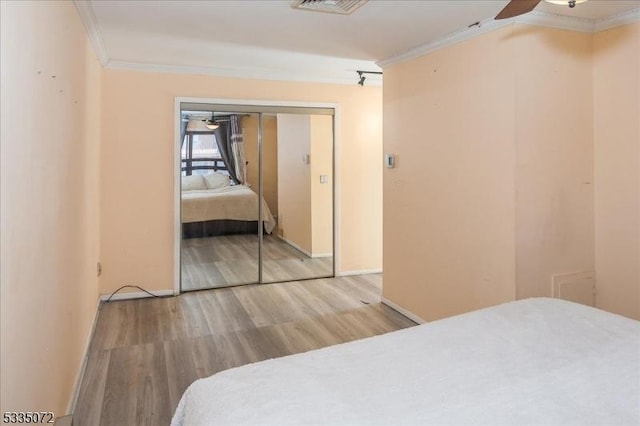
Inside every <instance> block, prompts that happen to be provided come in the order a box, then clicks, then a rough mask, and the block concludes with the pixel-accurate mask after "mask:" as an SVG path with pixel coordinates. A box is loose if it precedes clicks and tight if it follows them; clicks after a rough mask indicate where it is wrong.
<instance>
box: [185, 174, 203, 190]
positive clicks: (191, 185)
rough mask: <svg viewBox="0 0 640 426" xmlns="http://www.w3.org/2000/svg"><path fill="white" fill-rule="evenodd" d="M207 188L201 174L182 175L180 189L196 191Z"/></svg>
mask: <svg viewBox="0 0 640 426" xmlns="http://www.w3.org/2000/svg"><path fill="white" fill-rule="evenodd" d="M199 189H207V185H206V183H205V181H204V179H203V178H202V176H201V175H192V176H182V190H183V191H196V190H199Z"/></svg>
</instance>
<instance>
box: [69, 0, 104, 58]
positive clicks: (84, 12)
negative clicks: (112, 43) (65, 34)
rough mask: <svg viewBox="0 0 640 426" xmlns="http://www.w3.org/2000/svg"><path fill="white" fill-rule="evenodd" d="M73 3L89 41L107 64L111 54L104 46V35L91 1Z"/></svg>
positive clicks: (78, 0) (76, 0)
mask: <svg viewBox="0 0 640 426" xmlns="http://www.w3.org/2000/svg"><path fill="white" fill-rule="evenodd" d="M73 4H74V5H75V7H76V10H77V11H78V14H79V15H80V19H81V20H82V23H83V24H84V28H85V29H86V30H87V36H88V37H89V42H90V43H91V46H92V47H93V51H94V53H95V54H96V56H97V57H98V60H99V61H100V63H101V64H102V66H106V65H107V64H108V63H109V55H108V54H107V49H106V48H105V47H104V38H103V37H102V32H101V31H100V25H99V24H98V20H97V19H96V15H95V13H94V12H93V6H91V2H90V1H88V0H73Z"/></svg>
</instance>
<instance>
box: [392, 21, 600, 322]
mask: <svg viewBox="0 0 640 426" xmlns="http://www.w3.org/2000/svg"><path fill="white" fill-rule="evenodd" d="M384 71H385V86H384V118H385V123H384V129H385V133H384V150H385V152H391V153H395V154H396V155H397V158H396V160H397V167H396V168H395V169H386V170H385V172H384V197H385V199H384V241H385V245H384V289H383V292H384V297H385V298H386V299H388V300H389V301H391V302H392V303H395V304H396V305H399V306H400V307H402V308H404V309H407V310H408V311H410V312H412V313H414V314H416V315H418V316H419V317H421V318H423V319H425V320H433V319H437V318H442V317H445V316H449V315H454V314H458V313H461V312H466V311H469V310H472V309H478V308H482V307H486V306H490V305H495V304H498V303H501V302H505V301H509V300H513V299H515V298H522V297H531V296H549V295H551V276H552V275H553V274H557V273H566V272H576V271H583V270H593V268H594V243H593V145H592V143H593V142H592V141H593V127H592V114H593V111H592V105H593V102H592V100H593V99H592V89H591V84H592V68H591V35H589V34H582V33H572V32H568V31H563V30H556V29H549V28H541V27H533V26H526V25H518V24H513V25H509V26H507V27H503V28H502V29H499V30H495V31H492V32H489V33H487V34H484V35H481V36H479V37H477V38H474V39H472V40H468V41H465V42H462V43H459V44H456V45H454V46H451V47H448V48H446V49H442V50H439V51H435V52H433V53H430V54H428V55H426V56H423V57H421V58H417V59H414V60H411V61H408V62H405V63H402V64H397V65H393V66H390V67H388V68H386V69H385V70H384Z"/></svg>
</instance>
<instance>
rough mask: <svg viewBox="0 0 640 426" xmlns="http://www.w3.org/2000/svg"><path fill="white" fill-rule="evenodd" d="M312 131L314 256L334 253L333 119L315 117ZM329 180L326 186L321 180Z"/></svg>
mask: <svg viewBox="0 0 640 426" xmlns="http://www.w3.org/2000/svg"><path fill="white" fill-rule="evenodd" d="M309 119H310V120H311V122H310V130H311V135H310V136H311V182H310V185H311V254H312V255H313V256H326V255H330V254H331V253H333V209H332V205H333V200H332V198H333V191H332V189H333V182H332V179H331V175H332V172H333V155H332V154H333V117H331V116H329V115H312V116H311V117H309ZM321 175H325V176H328V181H327V182H326V183H322V182H320V176H321Z"/></svg>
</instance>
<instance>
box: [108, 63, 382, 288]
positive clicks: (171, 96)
mask: <svg viewBox="0 0 640 426" xmlns="http://www.w3.org/2000/svg"><path fill="white" fill-rule="evenodd" d="M102 90H103V102H102V119H103V122H104V123H108V125H104V126H103V130H102V138H103V144H102V151H101V156H102V158H101V177H102V179H101V188H100V190H101V199H102V204H101V235H102V238H101V247H100V250H101V258H102V261H103V266H104V269H103V275H102V279H101V288H100V292H101V293H103V294H106V293H110V292H112V291H113V290H115V289H117V288H118V287H120V286H121V285H124V284H130V283H136V284H139V285H142V286H144V287H145V288H148V289H151V290H159V289H172V288H173V222H174V218H173V180H172V179H173V177H172V174H173V155H174V153H173V131H174V129H173V127H174V100H175V97H177V96H185V97H187V96H191V97H209V98H223V99H261V100H275V101H283V100H286V101H301V102H330V103H336V104H338V105H339V107H340V123H339V128H338V138H339V144H340V145H339V152H338V156H339V158H340V161H341V162H340V166H339V168H338V169H337V173H338V175H339V179H340V183H339V187H340V191H339V193H338V198H339V203H340V207H341V208H340V216H339V224H338V226H339V232H340V243H339V244H340V246H339V259H338V265H339V269H338V271H339V272H350V271H370V270H379V269H380V268H381V265H382V232H381V231H379V230H381V229H382V208H381V206H382V190H381V182H382V170H381V167H380V159H381V147H382V89H381V88H380V87H374V86H366V85H365V87H360V86H357V85H356V84H353V85H335V84H320V83H302V82H285V81H263V80H249V79H234V78H223V77H214V76H205V75H192V74H170V73H153V72H136V71H123V70H112V69H105V70H103V87H102ZM142 158H144V161H141V159H142ZM378 188H380V189H378Z"/></svg>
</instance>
